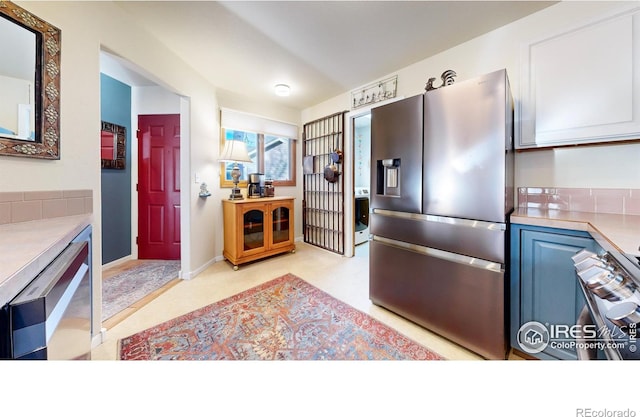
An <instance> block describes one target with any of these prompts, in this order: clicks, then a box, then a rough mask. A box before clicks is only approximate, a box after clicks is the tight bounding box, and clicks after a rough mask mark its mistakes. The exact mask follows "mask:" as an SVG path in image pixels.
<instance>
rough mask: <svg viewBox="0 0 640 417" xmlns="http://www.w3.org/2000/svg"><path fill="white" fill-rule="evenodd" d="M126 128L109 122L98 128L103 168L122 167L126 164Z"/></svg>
mask: <svg viewBox="0 0 640 417" xmlns="http://www.w3.org/2000/svg"><path fill="white" fill-rule="evenodd" d="M126 145H127V130H126V128H124V127H123V126H119V125H116V124H113V123H109V122H102V127H101V128H100V161H101V166H102V168H105V169H124V168H125V166H126V152H125V149H126Z"/></svg>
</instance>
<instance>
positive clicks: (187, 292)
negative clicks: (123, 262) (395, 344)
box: [92, 242, 515, 360]
mask: <svg viewBox="0 0 640 417" xmlns="http://www.w3.org/2000/svg"><path fill="white" fill-rule="evenodd" d="M289 272H290V273H292V274H294V275H297V276H298V277H300V278H302V279H304V280H306V281H308V282H309V283H311V284H313V285H315V286H316V287H318V288H320V289H322V290H324V291H326V292H327V293H329V294H331V295H332V296H334V297H336V298H338V299H340V300H342V301H344V302H346V303H347V304H350V305H351V306H353V307H355V308H357V309H359V310H361V311H363V312H365V313H367V314H369V315H371V316H372V317H375V318H376V319H378V320H380V321H381V322H383V323H385V324H387V325H389V326H391V327H393V328H395V329H396V330H398V331H399V332H401V333H403V334H404V335H406V336H408V337H410V338H411V339H413V340H415V341H417V342H418V343H421V344H422V345H424V346H426V347H427V348H429V349H431V350H433V351H434V352H436V353H438V354H440V355H442V356H444V357H445V358H447V359H450V360H477V359H482V358H481V357H479V356H478V355H476V354H474V353H473V352H470V351H469V350H467V349H464V348H462V347H460V346H458V345H456V344H454V343H452V342H449V341H447V340H446V339H444V338H442V337H440V336H438V335H435V334H434V333H432V332H430V331H428V330H426V329H423V328H422V327H420V326H418V325H416V324H413V323H411V322H409V321H407V320H405V319H403V318H401V317H399V316H397V315H395V314H393V313H391V312H389V311H387V310H385V309H383V308H381V307H378V306H375V305H373V304H372V303H371V301H370V300H369V297H368V294H369V287H368V280H369V261H368V244H367V243H365V244H363V245H359V246H358V247H357V248H356V256H354V257H352V258H346V257H343V256H341V255H337V254H334V253H331V252H328V251H325V250H322V249H319V248H317V247H315V246H312V245H308V244H306V243H303V242H298V243H296V252H295V253H287V254H283V255H278V256H275V257H271V258H268V259H264V260H261V261H258V262H255V263H251V264H246V265H242V266H241V267H240V269H239V270H238V271H233V269H232V267H231V265H230V264H229V263H227V262H226V261H225V262H217V263H215V264H214V265H212V266H211V267H209V268H208V269H207V270H205V271H204V272H202V273H200V274H199V275H198V276H197V277H195V278H193V279H192V280H188V281H186V280H181V281H179V282H178V283H177V284H175V285H173V286H172V287H171V288H169V289H167V290H166V291H164V292H162V293H161V294H159V295H157V297H156V298H154V299H153V300H151V301H150V302H149V303H148V304H146V305H144V306H141V307H140V308H138V309H136V311H135V312H133V314H130V315H128V316H127V317H126V318H124V319H123V320H121V321H120V322H118V323H117V324H114V325H113V326H112V327H110V328H109V329H108V330H107V334H106V338H105V341H104V342H103V343H102V344H101V345H99V346H97V347H96V348H94V349H93V351H92V360H116V359H117V341H118V340H119V339H121V338H124V337H126V336H129V335H131V334H134V333H136V332H139V331H141V330H144V329H147V328H149V327H151V326H154V325H156V324H159V323H162V322H164V321H167V320H170V319H172V318H174V317H177V316H179V315H182V314H185V313H188V312H190V311H192V310H195V309H198V308H200V307H204V306H206V305H209V304H211V303H213V302H216V301H219V300H221V299H224V298H226V297H229V296H231V295H233V294H236V293H239V292H241V291H243V290H246V289H248V288H251V287H254V286H256V285H259V284H261V283H263V282H266V281H268V280H271V279H273V278H277V277H279V276H281V275H284V274H286V273H289ZM510 358H511V357H510ZM514 359H515V358H514Z"/></svg>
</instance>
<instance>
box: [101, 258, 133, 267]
mask: <svg viewBox="0 0 640 417" xmlns="http://www.w3.org/2000/svg"><path fill="white" fill-rule="evenodd" d="M132 259H135V258H134V257H133V255H128V256H125V257H124V258H120V259H116V260H115V261H111V262H109V263H108V264H104V265H102V270H103V271H104V270H105V269H109V268H112V267H114V266H118V265H120V264H123V263H125V262H128V261H130V260H132Z"/></svg>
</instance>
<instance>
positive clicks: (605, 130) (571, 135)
mask: <svg viewBox="0 0 640 417" xmlns="http://www.w3.org/2000/svg"><path fill="white" fill-rule="evenodd" d="M639 49H640V9H634V10H632V11H628V12H626V13H623V14H619V15H616V16H613V17H609V18H606V19H604V20H600V21H598V22H594V23H592V24H589V25H587V26H583V27H580V28H578V29H575V30H571V31H568V32H564V33H561V34H558V35H555V36H552V37H549V38H546V39H544V40H541V41H538V42H535V43H531V44H529V45H527V46H526V47H524V48H523V55H522V74H521V75H522V91H521V100H520V102H519V106H518V107H519V108H518V110H519V120H520V131H519V132H518V133H519V138H518V144H517V145H518V147H519V148H527V147H548V146H561V145H571V144H580V143H595V142H609V141H617V140H628V139H638V138H640V50H639Z"/></svg>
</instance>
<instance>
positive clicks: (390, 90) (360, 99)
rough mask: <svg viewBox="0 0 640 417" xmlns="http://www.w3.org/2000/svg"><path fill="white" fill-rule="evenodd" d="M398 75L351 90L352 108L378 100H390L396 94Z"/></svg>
mask: <svg viewBox="0 0 640 417" xmlns="http://www.w3.org/2000/svg"><path fill="white" fill-rule="evenodd" d="M397 88H398V76H397V75H394V76H393V77H390V78H387V79H385V80H381V81H378V82H375V83H371V84H369V85H368V86H366V87H363V88H361V89H358V90H354V91H352V92H351V108H352V109H357V108H358V107H362V106H366V105H367V104H372V103H377V102H378V101H383V100H388V99H390V98H394V97H395V96H396V90H397Z"/></svg>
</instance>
